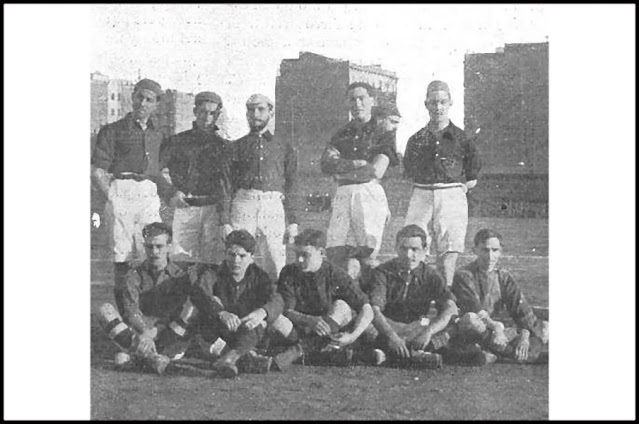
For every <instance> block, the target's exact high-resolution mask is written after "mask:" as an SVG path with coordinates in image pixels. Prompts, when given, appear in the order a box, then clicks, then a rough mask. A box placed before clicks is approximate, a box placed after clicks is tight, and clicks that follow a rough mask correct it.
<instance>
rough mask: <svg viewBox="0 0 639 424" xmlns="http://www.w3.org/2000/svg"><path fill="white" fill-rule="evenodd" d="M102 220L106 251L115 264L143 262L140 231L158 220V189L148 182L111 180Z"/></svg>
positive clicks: (142, 242) (143, 253)
mask: <svg viewBox="0 0 639 424" xmlns="http://www.w3.org/2000/svg"><path fill="white" fill-rule="evenodd" d="M105 220H106V225H107V229H108V232H109V233H110V234H111V237H109V247H110V248H111V250H112V251H113V255H114V262H128V261H130V260H133V259H144V258H145V257H146V253H145V252H144V240H143V238H142V228H144V226H145V225H147V224H150V223H152V222H162V218H160V198H159V197H158V194H157V187H156V185H155V183H154V182H152V181H150V180H144V181H135V180H113V181H112V182H111V185H110V186H109V194H108V201H107V203H106V206H105Z"/></svg>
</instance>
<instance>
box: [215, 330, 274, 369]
mask: <svg viewBox="0 0 639 424" xmlns="http://www.w3.org/2000/svg"><path fill="white" fill-rule="evenodd" d="M263 335H264V326H262V325H260V326H257V327H256V328H253V329H250V330H249V329H247V328H246V327H240V329H238V330H237V331H236V332H235V333H234V335H233V336H232V337H231V340H230V342H229V350H228V351H227V352H226V353H225V354H224V355H223V356H222V357H221V358H220V359H218V360H217V361H215V363H214V364H213V369H215V370H216V371H217V372H218V374H219V375H220V376H222V377H224V378H234V377H236V376H237V375H238V373H239V371H240V368H241V369H243V370H244V371H245V372H246V371H247V370H249V371H252V370H253V368H252V367H254V366H257V367H258V368H259V369H260V370H265V371H264V372H268V370H269V368H270V367H271V362H272V358H268V359H266V360H262V357H261V356H262V355H258V356H256V355H254V354H249V352H250V351H253V350H254V349H255V346H257V344H258V343H259V341H260V339H261V338H262V337H263ZM247 354H249V357H248V358H247V359H246V362H248V364H247V363H242V364H241V365H240V364H238V361H239V360H240V359H241V358H242V357H243V356H245V355H247ZM256 362H257V363H259V364H257V365H256ZM238 365H240V366H239V367H238Z"/></svg>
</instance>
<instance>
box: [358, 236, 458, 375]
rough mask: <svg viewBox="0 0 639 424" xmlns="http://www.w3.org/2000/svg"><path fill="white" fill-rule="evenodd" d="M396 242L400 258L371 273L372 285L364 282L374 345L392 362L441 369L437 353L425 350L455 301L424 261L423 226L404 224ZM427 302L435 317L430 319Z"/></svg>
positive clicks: (452, 311)
mask: <svg viewBox="0 0 639 424" xmlns="http://www.w3.org/2000/svg"><path fill="white" fill-rule="evenodd" d="M395 240H396V249H397V254H398V257H397V258H394V259H391V260H390V261H387V262H385V263H383V264H381V265H379V266H378V267H377V268H375V269H373V270H372V272H371V273H370V277H368V278H370V281H363V283H364V285H365V286H366V287H367V289H368V294H369V297H370V299H371V305H372V307H373V313H374V316H375V317H374V319H373V324H374V326H375V328H376V329H377V331H378V333H379V334H378V336H377V341H376V345H377V346H378V347H379V348H381V350H382V351H384V352H385V354H387V355H385V356H387V357H388V358H389V363H390V364H395V365H398V366H423V367H426V368H438V367H441V365H442V358H441V355H439V354H437V353H432V352H427V351H426V349H427V347H428V346H429V344H430V341H431V338H432V337H433V335H435V334H437V333H438V332H440V331H442V330H444V329H445V328H446V326H447V325H448V324H449V322H450V321H451V318H452V317H453V316H454V315H456V313H457V306H456V305H455V301H454V297H453V295H452V293H451V292H450V291H449V289H448V287H447V286H446V282H445V281H444V280H443V278H442V277H441V276H440V275H439V273H438V272H437V271H435V270H434V269H432V268H431V267H429V266H428V265H427V264H426V263H425V262H424V259H425V257H426V249H425V247H426V242H427V239H426V233H425V232H424V230H423V229H422V228H421V227H419V226H417V225H408V226H406V227H404V228H402V229H401V230H400V231H399V232H398V233H397V236H396V239H395ZM431 301H434V302H435V306H436V308H437V310H438V315H437V316H436V317H435V318H434V319H432V320H429V319H428V318H426V316H427V315H428V313H429V309H430V304H431ZM378 362H380V361H378Z"/></svg>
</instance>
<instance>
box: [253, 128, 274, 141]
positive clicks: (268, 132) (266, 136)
mask: <svg viewBox="0 0 639 424" xmlns="http://www.w3.org/2000/svg"><path fill="white" fill-rule="evenodd" d="M251 135H253V136H254V137H259V136H260V133H256V132H254V133H251ZM261 136H262V138H263V139H264V140H266V141H271V140H273V134H271V130H266V131H264V132H263V133H262V134H261Z"/></svg>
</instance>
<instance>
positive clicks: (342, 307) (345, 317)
mask: <svg viewBox="0 0 639 424" xmlns="http://www.w3.org/2000/svg"><path fill="white" fill-rule="evenodd" d="M328 317H329V318H331V319H332V320H333V321H335V322H336V323H337V325H338V326H339V328H342V327H344V326H345V325H347V324H348V323H349V322H351V321H352V320H353V313H352V311H351V307H350V305H349V304H348V303H346V302H344V301H343V300H341V299H337V300H336V301H335V302H333V304H332V305H331V310H330V311H329V313H328Z"/></svg>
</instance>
